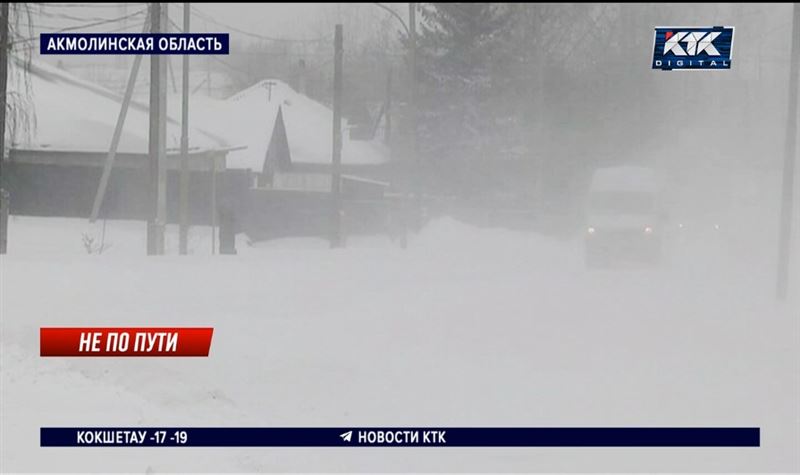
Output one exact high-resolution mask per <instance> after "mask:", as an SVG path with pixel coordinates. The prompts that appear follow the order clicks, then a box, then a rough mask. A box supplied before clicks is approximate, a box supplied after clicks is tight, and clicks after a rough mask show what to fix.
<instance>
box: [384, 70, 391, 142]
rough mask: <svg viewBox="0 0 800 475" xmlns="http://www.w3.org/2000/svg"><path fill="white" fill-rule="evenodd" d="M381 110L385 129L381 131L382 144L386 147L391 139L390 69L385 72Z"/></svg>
mask: <svg viewBox="0 0 800 475" xmlns="http://www.w3.org/2000/svg"><path fill="white" fill-rule="evenodd" d="M384 104H385V105H384V108H383V120H384V122H383V123H384V124H385V126H386V128H385V129H384V131H383V142H384V143H385V144H386V145H387V146H388V145H389V142H390V141H391V139H392V68H391V66H390V67H389V69H388V71H386V102H385V103H384Z"/></svg>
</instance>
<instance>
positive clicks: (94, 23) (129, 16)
mask: <svg viewBox="0 0 800 475" xmlns="http://www.w3.org/2000/svg"><path fill="white" fill-rule="evenodd" d="M146 11H147V9H146V8H145V9H142V10H139V11H137V12H134V13H131V14H130V15H125V16H121V17H118V18H111V19H107V20H102V21H96V22H93V23H85V24H83V25H76V26H68V27H66V28H61V29H60V30H55V31H52V32H50V33H64V32H67V31H75V30H82V29H84V28H92V27H95V26H100V25H108V24H110V23H118V22H120V21H125V20H128V19H131V18H133V17H136V16H138V15H141V14H142V13H144V12H146ZM31 26H35V25H31ZM37 39H39V35H36V36H32V37H29V38H21V39H19V40H16V41H14V42H13V43H11V45H12V46H13V45H16V44H18V43H27V42H30V41H36V40H37Z"/></svg>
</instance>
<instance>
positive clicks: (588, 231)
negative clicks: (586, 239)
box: [586, 226, 594, 234]
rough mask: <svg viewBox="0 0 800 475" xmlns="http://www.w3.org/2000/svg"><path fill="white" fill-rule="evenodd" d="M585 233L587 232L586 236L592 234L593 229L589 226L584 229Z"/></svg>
mask: <svg viewBox="0 0 800 475" xmlns="http://www.w3.org/2000/svg"><path fill="white" fill-rule="evenodd" d="M586 232H587V233H588V234H594V228H593V227H591V226H589V227H588V228H586Z"/></svg>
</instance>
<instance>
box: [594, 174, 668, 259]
mask: <svg viewBox="0 0 800 475" xmlns="http://www.w3.org/2000/svg"><path fill="white" fill-rule="evenodd" d="M664 221H665V220H664V213H663V212H662V210H661V203H660V186H659V183H658V180H657V176H656V173H655V171H654V170H652V169H650V168H646V167H636V166H621V167H608V168H599V169H597V170H596V171H595V173H594V176H593V177H592V181H591V185H590V186H589V194H588V202H587V204H586V236H585V242H586V264H587V266H589V267H596V266H602V265H612V264H618V263H625V262H633V263H643V264H655V263H657V262H658V261H659V260H660V258H661V248H662V235H663V230H664V229H663V228H664V224H665V223H664Z"/></svg>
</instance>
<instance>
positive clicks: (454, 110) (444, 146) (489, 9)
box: [418, 3, 514, 160]
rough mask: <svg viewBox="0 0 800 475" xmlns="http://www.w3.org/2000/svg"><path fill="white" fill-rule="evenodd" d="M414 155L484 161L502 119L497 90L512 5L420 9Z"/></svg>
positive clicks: (447, 5) (448, 5) (450, 5)
mask: <svg viewBox="0 0 800 475" xmlns="http://www.w3.org/2000/svg"><path fill="white" fill-rule="evenodd" d="M419 8H420V18H421V23H420V34H419V40H418V41H419V43H418V65H419V66H418V67H419V78H418V80H419V81H420V83H421V87H420V128H419V133H420V144H419V146H420V151H421V153H422V154H423V156H424V157H425V158H426V159H429V160H437V159H448V158H458V159H462V158H463V159H469V158H477V157H486V156H488V155H490V154H491V153H492V152H493V148H496V147H493V145H496V144H495V143H494V142H495V140H494V138H495V137H496V136H497V133H498V132H499V128H498V121H499V120H500V119H501V117H502V115H503V111H502V110H499V108H498V107H497V103H496V102H495V101H496V99H497V96H498V94H499V93H500V92H501V89H502V88H496V87H495V86H497V85H498V84H497V83H498V81H499V80H501V78H502V77H503V76H504V75H503V74H502V73H503V67H504V63H505V61H506V59H507V58H506V52H505V51H506V49H505V48H504V47H503V46H504V41H505V40H506V39H507V36H508V35H507V33H508V29H509V28H508V27H509V25H510V18H511V14H510V13H511V12H512V11H513V9H514V6H513V5H508V4H491V3H431V4H422V5H420V7H419Z"/></svg>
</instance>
